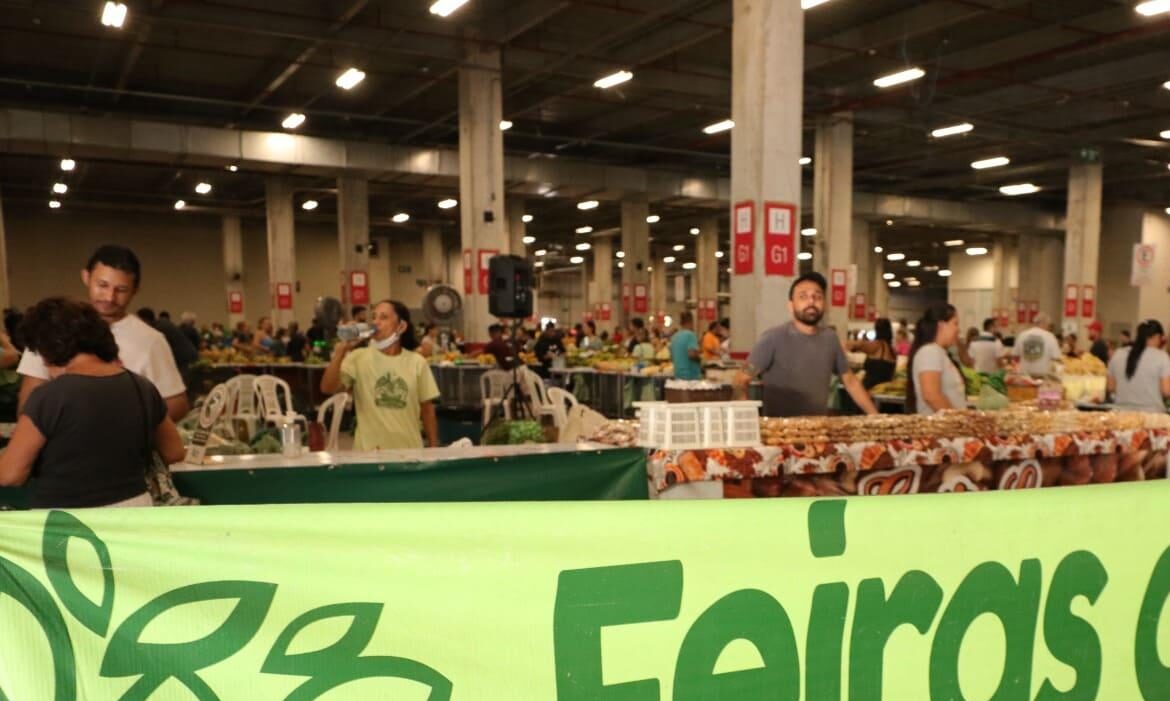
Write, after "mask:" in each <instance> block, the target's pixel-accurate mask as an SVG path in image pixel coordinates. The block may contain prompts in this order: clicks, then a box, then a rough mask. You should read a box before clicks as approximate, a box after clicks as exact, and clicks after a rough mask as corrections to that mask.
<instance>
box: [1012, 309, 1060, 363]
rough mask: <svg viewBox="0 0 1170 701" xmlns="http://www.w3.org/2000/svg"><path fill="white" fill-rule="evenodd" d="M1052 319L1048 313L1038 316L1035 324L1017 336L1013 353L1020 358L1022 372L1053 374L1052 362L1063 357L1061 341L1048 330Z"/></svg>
mask: <svg viewBox="0 0 1170 701" xmlns="http://www.w3.org/2000/svg"><path fill="white" fill-rule="evenodd" d="M1050 323H1051V320H1050V319H1049V318H1048V315H1047V314H1041V315H1039V316H1037V317H1036V322H1035V326H1033V327H1032V328H1030V329H1028V330H1027V331H1024V332H1023V333H1021V334H1019V335H1018V336H1016V345H1015V346H1013V347H1012V355H1014V356H1015V357H1017V358H1019V359H1020V372H1021V373H1023V374H1025V375H1034V376H1044V375H1051V374H1052V362H1053V361H1054V360H1057V359H1059V358H1060V357H1061V355H1062V354H1061V352H1060V342H1059V341H1057V340H1056V336H1054V335H1053V334H1052V332H1051V331H1049V330H1048V325H1049V324H1050Z"/></svg>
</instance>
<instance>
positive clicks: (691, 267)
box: [682, 261, 699, 270]
mask: <svg viewBox="0 0 1170 701" xmlns="http://www.w3.org/2000/svg"><path fill="white" fill-rule="evenodd" d="M682 267H683V270H694V269H695V268H697V267H699V265H698V263H694V262H692V261H687V262H686V263H683V265H682Z"/></svg>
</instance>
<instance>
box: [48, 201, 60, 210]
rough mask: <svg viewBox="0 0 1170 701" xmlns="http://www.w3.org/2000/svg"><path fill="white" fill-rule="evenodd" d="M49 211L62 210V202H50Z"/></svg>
mask: <svg viewBox="0 0 1170 701" xmlns="http://www.w3.org/2000/svg"><path fill="white" fill-rule="evenodd" d="M49 209H61V201H60V200H49Z"/></svg>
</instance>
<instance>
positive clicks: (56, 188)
mask: <svg viewBox="0 0 1170 701" xmlns="http://www.w3.org/2000/svg"><path fill="white" fill-rule="evenodd" d="M53 192H55V193H57V194H58V195H64V194H65V193H66V192H69V186H68V185H66V184H65V183H53Z"/></svg>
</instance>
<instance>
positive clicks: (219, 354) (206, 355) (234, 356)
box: [199, 348, 253, 365]
mask: <svg viewBox="0 0 1170 701" xmlns="http://www.w3.org/2000/svg"><path fill="white" fill-rule="evenodd" d="M199 359H200V360H201V361H204V362H207V363H210V364H211V365H247V364H249V363H252V362H253V360H252V357H251V356H249V355H245V354H244V353H241V352H240V351H238V350H236V349H235V348H208V349H206V350H201V351H199Z"/></svg>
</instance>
